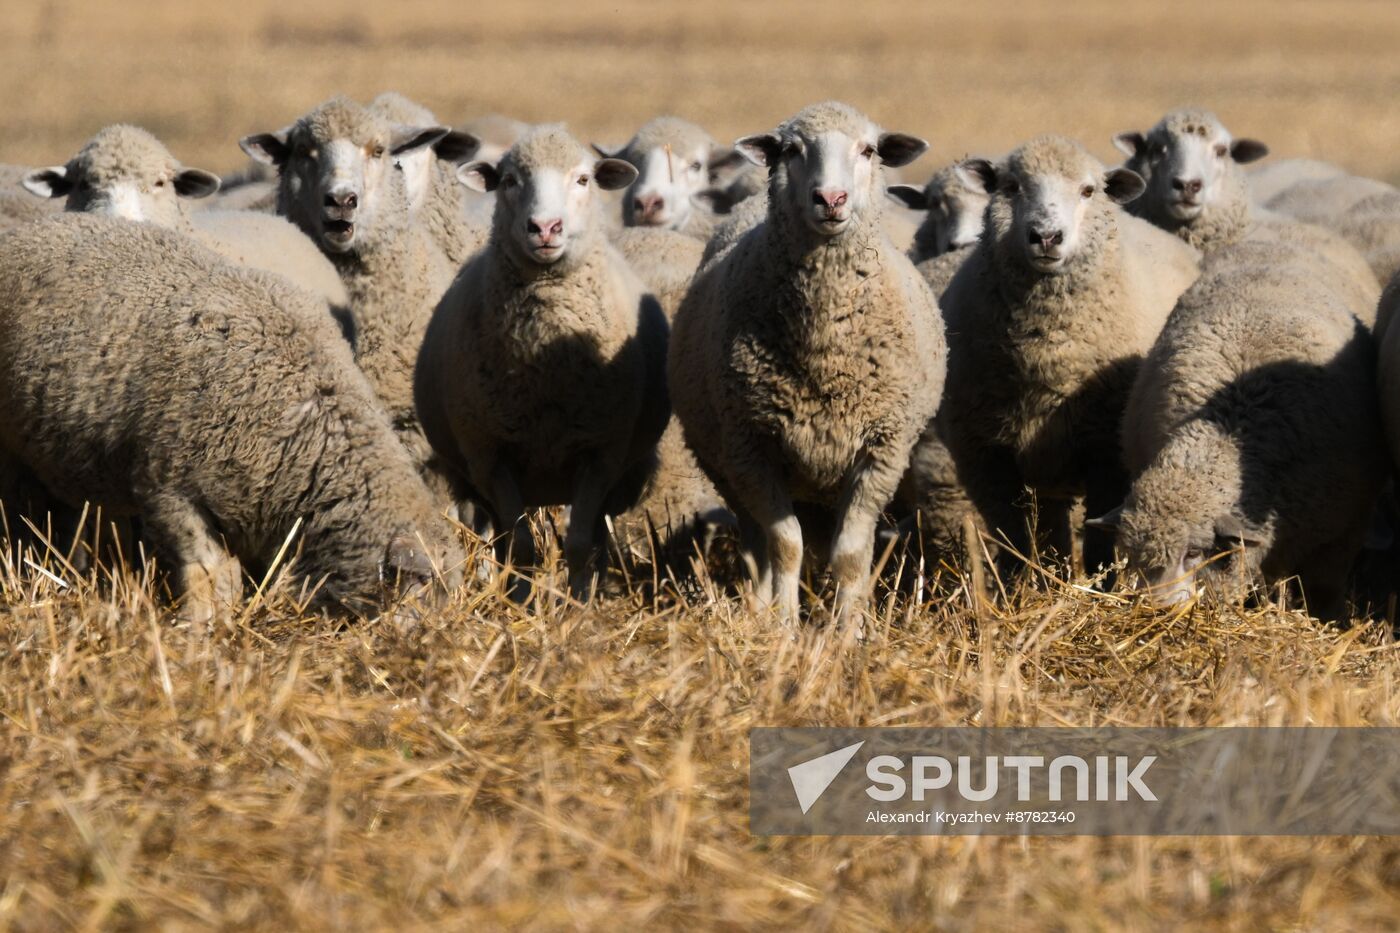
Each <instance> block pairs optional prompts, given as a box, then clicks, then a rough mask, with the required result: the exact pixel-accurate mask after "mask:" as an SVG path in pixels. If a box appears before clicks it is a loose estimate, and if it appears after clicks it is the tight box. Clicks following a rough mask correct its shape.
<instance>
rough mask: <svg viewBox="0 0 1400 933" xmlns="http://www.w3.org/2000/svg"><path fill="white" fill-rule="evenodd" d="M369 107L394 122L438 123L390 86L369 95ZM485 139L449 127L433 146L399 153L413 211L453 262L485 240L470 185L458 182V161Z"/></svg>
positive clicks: (408, 123) (409, 202) (413, 123)
mask: <svg viewBox="0 0 1400 933" xmlns="http://www.w3.org/2000/svg"><path fill="white" fill-rule="evenodd" d="M369 110H370V112H371V113H374V114H375V115H377V116H379V117H382V118H383V119H384V120H386V121H388V122H389V123H391V124H397V125H402V126H436V125H437V123H438V120H437V117H435V116H433V114H432V111H430V110H428V109H427V108H426V107H423V106H421V105H419V104H416V103H414V102H413V101H411V100H409V99H408V98H406V97H404V96H403V95H402V94H398V93H395V92H393V91H386V92H384V93H383V94H380V95H379V96H378V97H376V98H375V99H374V100H372V101H370V104H369ZM480 148H481V142H480V141H479V140H478V139H477V138H476V137H475V136H472V135H471V134H470V133H466V132H463V131H462V130H449V131H448V132H447V133H446V134H445V135H444V136H443V137H442V138H441V139H439V140H438V141H437V142H435V143H433V144H432V145H431V146H422V147H420V148H418V149H415V150H413V151H412V152H411V153H407V154H405V155H403V156H402V157H400V158H399V160H398V166H399V169H400V170H401V171H402V172H403V176H404V189H405V193H406V194H407V196H408V209H409V213H410V214H412V215H413V216H414V217H416V218H417V219H418V220H419V221H420V222H421V223H423V224H425V225H426V226H427V228H428V231H429V232H430V233H431V234H432V236H433V240H434V242H436V243H437V245H438V248H440V249H441V250H442V251H443V253H444V254H445V255H446V256H447V259H448V261H449V262H450V263H452V265H454V266H460V265H461V264H462V263H464V262H466V260H467V258H468V257H470V256H471V254H472V253H475V252H476V251H477V250H478V249H480V248H481V247H482V246H483V245H485V243H486V228H485V227H484V226H479V225H477V224H475V223H473V222H472V220H471V219H470V218H469V217H468V214H467V206H466V204H465V193H466V190H467V189H466V188H464V187H463V186H462V185H459V184H458V183H457V173H456V164H457V163H459V162H463V161H466V160H468V159H470V158H471V157H472V156H473V155H474V154H475V153H476V151H477V150H478V149H480Z"/></svg>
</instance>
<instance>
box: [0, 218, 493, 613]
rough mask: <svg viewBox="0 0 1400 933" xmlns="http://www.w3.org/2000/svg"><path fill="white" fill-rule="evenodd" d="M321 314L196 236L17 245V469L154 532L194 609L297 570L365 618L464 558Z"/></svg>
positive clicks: (11, 263) (5, 409) (147, 234)
mask: <svg viewBox="0 0 1400 933" xmlns="http://www.w3.org/2000/svg"><path fill="white" fill-rule="evenodd" d="M315 311H316V303H315V299H314V298H312V297H311V296H310V295H308V294H306V293H305V292H303V291H301V290H299V289H295V288H292V287H290V286H289V285H287V284H286V282H285V281H284V280H283V279H281V278H279V277H277V276H272V275H268V274H266V273H262V272H257V271H253V270H247V269H241V268H239V267H236V266H233V265H231V264H229V263H228V262H226V261H225V260H224V259H222V258H221V257H219V256H218V255H216V254H215V253H213V252H211V251H209V250H207V249H205V248H203V247H202V246H200V245H199V244H197V243H195V242H194V241H193V240H191V239H190V238H189V237H186V236H183V235H181V234H178V233H176V232H175V231H172V230H167V229H163V228H161V227H158V226H156V225H153V224H134V223H128V222H126V221H120V220H115V219H113V218H110V217H102V216H93V215H89V214H63V215H60V216H56V217H52V218H48V219H45V220H41V221H36V222H35V223H33V224H30V225H28V226H27V227H25V228H24V229H22V230H18V231H15V232H14V233H12V234H10V235H9V236H6V237H5V238H3V239H0V332H3V333H4V335H5V338H4V339H3V340H0V459H7V460H10V461H11V462H12V463H18V464H20V465H21V466H22V467H23V468H25V469H26V470H28V471H31V472H32V474H33V475H34V476H36V477H38V478H39V480H41V481H42V483H43V484H44V486H45V487H46V488H47V489H48V490H49V491H50V492H51V493H52V494H53V495H55V496H57V497H58V498H60V499H61V500H63V501H64V502H66V503H68V504H69V505H72V506H75V507H76V506H81V505H82V504H83V503H84V502H91V503H93V504H94V505H98V506H100V507H101V508H102V510H103V514H104V515H111V516H121V515H136V516H139V517H140V519H141V521H142V527H143V531H144V533H145V534H147V535H149V537H150V539H151V540H152V542H153V543H154V544H155V546H156V549H157V552H158V553H159V555H160V556H161V557H162V558H163V559H165V560H168V561H169V564H168V566H169V567H170V569H172V570H173V571H174V574H175V579H176V583H177V589H178V590H179V591H180V592H182V593H183V594H184V601H185V607H184V608H185V611H186V612H187V613H189V614H190V615H191V616H193V617H196V618H205V617H208V616H209V615H210V614H211V613H212V612H213V611H214V610H215V609H216V608H217V607H218V605H219V604H223V603H228V602H231V601H233V600H236V599H237V597H238V594H239V593H240V592H241V589H242V576H241V571H240V565H242V567H243V568H246V569H247V570H248V571H250V572H251V573H253V574H255V575H260V574H262V573H264V572H266V571H267V570H268V568H269V567H270V565H271V564H272V562H273V560H274V557H275V556H276V555H277V553H278V550H279V549H280V548H281V547H282V546H283V544H284V543H285V542H286V541H288V540H289V539H290V537H291V534H292V532H293V530H294V529H295V528H296V527H297V526H298V524H299V523H300V534H299V537H298V538H297V539H296V543H297V545H298V547H299V549H300V555H299V556H297V557H296V558H295V563H294V564H293V565H292V567H293V569H294V570H295V572H296V573H297V574H298V575H299V577H300V578H301V579H302V580H304V581H305V584H306V586H307V590H308V592H309V590H310V589H311V588H313V587H319V596H320V598H321V599H322V600H324V601H326V602H329V603H333V604H336V605H339V606H341V607H344V608H347V609H350V610H352V611H357V612H359V611H364V610H366V609H371V608H373V607H374V606H375V605H376V604H377V603H379V601H380V599H381V596H382V595H383V589H382V587H383V585H384V583H385V582H386V580H391V579H392V578H393V577H394V576H395V575H402V576H404V577H405V578H406V582H411V583H413V584H414V585H415V586H419V585H426V584H428V583H430V582H433V581H437V580H442V581H444V582H447V583H448V584H449V585H451V584H455V582H456V581H457V580H460V577H461V564H462V563H463V561H464V559H465V558H464V555H463V553H462V549H461V547H460V545H459V544H458V543H457V542H456V541H455V539H454V538H453V537H452V536H451V535H450V534H449V531H448V529H447V527H446V524H445V523H444V522H443V521H442V520H441V519H440V518H438V516H437V515H436V514H435V513H434V508H433V503H432V500H431V498H430V497H429V495H428V491H427V490H426V489H425V488H424V486H423V484H422V482H421V481H420V480H419V479H418V477H417V476H416V475H415V473H414V470H413V467H412V465H411V463H410V462H409V459H408V457H407V455H406V454H405V453H404V451H403V449H402V448H401V447H400V445H399V444H398V443H397V442H396V441H395V439H394V435H393V433H392V432H391V431H390V428H389V424H388V422H387V421H385V420H384V417H383V415H382V413H381V412H380V410H379V408H378V407H377V406H376V405H375V404H374V399H373V396H372V394H371V392H370V389H369V386H368V385H366V384H365V381H364V378H363V376H361V375H360V373H359V372H358V370H357V369H356V367H355V365H354V363H353V361H352V360H351V357H350V350H349V348H348V347H347V346H346V345H345V344H344V342H343V341H340V340H338V339H335V338H334V337H333V336H329V337H328V331H330V330H331V329H332V328H333V325H332V324H331V322H330V321H329V320H328V319H326V318H325V317H324V316H318V315H316V314H315V313H314V312H315Z"/></svg>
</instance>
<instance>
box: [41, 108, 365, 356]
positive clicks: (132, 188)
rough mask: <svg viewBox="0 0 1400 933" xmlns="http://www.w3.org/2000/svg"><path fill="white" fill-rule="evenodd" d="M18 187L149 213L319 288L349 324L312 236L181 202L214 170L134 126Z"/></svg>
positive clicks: (109, 133)
mask: <svg viewBox="0 0 1400 933" xmlns="http://www.w3.org/2000/svg"><path fill="white" fill-rule="evenodd" d="M24 187H25V188H26V189H27V190H28V191H29V192H30V193H31V194H33V195H36V196H38V197H41V198H45V199H49V200H54V201H57V200H58V199H60V198H61V199H63V203H64V206H65V209H66V210H69V211H83V212H87V213H98V214H106V215H108V216H111V217H120V218H124V219H126V220H133V221H143V220H144V221H149V222H151V223H154V224H158V225H160V226H163V227H167V228H170V229H173V230H177V231H179V232H180V233H183V234H185V235H188V236H191V237H193V238H194V239H196V240H198V241H200V242H201V243H203V244H204V245H205V246H207V247H209V248H210V249H212V250H214V251H215V252H216V253H219V254H221V255H222V256H224V257H225V258H226V259H229V260H231V261H233V262H235V263H238V264H241V265H245V266H248V267H250V268H254V269H262V270H264V271H267V272H273V273H276V274H278V275H281V276H283V277H284V278H286V279H287V280H288V281H290V282H292V283H293V284H295V285H297V286H300V287H302V288H305V289H307V290H308V291H310V292H312V293H313V294H315V295H318V296H320V297H321V298H322V299H324V300H325V302H326V303H327V304H328V305H329V306H330V309H331V313H332V314H334V315H335V316H336V317H337V318H338V319H339V320H341V321H342V322H343V323H344V326H345V327H346V328H347V329H348V327H349V324H348V320H349V297H348V296H347V295H346V292H345V287H344V286H343V285H342V284H341V283H340V278H339V276H338V275H337V274H336V271H335V269H334V268H333V267H332V266H331V264H330V263H329V262H327V261H326V259H325V257H323V256H322V255H321V254H320V252H319V251H318V250H317V249H316V247H315V244H313V243H311V241H310V240H308V239H307V238H306V237H305V236H303V235H302V233H301V231H299V230H297V229H296V228H295V227H293V226H292V225H291V224H289V223H287V222H286V221H285V220H282V219H281V218H278V217H273V216H271V215H268V214H261V213H255V212H247V211H199V212H191V211H189V210H187V209H186V206H185V205H186V201H188V200H191V199H199V198H207V197H209V196H210V195H212V194H214V193H215V192H216V191H218V189H219V178H218V176H216V175H214V174H212V173H210V172H206V171H203V170H202V169H197V168H186V167H185V166H183V165H181V164H180V163H179V161H178V160H176V158H175V157H174V156H173V155H171V153H170V150H169V149H167V148H166V147H165V145H164V144H162V143H161V142H160V140H158V139H156V138H155V137H154V136H152V135H151V134H150V133H148V132H147V131H146V130H143V129H141V128H140V127H136V126H128V125H125V124H116V125H114V126H109V127H106V128H104V129H102V130H100V131H98V133H97V135H95V136H94V137H93V138H92V139H91V140H89V141H88V142H87V143H86V144H85V145H84V146H83V147H82V148H81V149H80V150H78V153H77V154H76V155H74V156H73V157H72V158H71V159H69V160H68V162H67V163H66V164H64V165H54V166H50V167H49V168H44V169H35V170H33V171H31V172H29V173H28V174H27V175H26V176H25V178H24ZM321 313H322V314H324V312H321Z"/></svg>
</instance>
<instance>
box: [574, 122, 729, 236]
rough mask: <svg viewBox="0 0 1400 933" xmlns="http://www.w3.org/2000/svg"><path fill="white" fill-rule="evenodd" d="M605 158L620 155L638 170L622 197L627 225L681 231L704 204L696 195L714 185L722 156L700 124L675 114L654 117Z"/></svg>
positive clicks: (624, 220)
mask: <svg viewBox="0 0 1400 933" xmlns="http://www.w3.org/2000/svg"><path fill="white" fill-rule="evenodd" d="M593 148H594V149H596V150H597V151H598V153H599V154H600V155H602V156H605V157H614V158H619V159H622V160H623V161H625V162H628V163H630V164H631V165H632V167H633V168H635V169H636V170H637V180H636V181H635V182H633V183H632V186H631V187H630V188H628V189H627V192H626V193H625V194H624V196H623V199H622V222H623V223H624V224H626V225H627V226H629V227H666V228H668V229H671V230H678V229H680V228H681V227H683V226H684V225H685V223H686V221H688V220H689V219H690V216H691V212H692V211H694V210H698V209H701V208H700V207H699V206H697V198H698V196H699V195H700V193H701V192H702V191H705V190H706V189H707V188H708V187H709V185H710V184H711V173H712V171H713V170H714V169H715V168H716V167H717V166H718V164H719V163H720V162H721V161H723V160H724V158H725V155H726V154H729V155H732V154H733V153H732V152H729V153H726V152H723V151H717V150H716V148H715V143H714V140H713V139H711V138H710V136H709V134H707V133H706V132H705V131H703V130H701V129H700V128H699V127H698V126H695V125H694V124H692V123H688V122H686V121H684V120H677V119H675V118H673V117H662V118H659V119H657V120H653V121H652V122H651V123H648V124H647V125H646V126H644V127H642V129H641V130H640V131H639V132H638V133H637V135H636V136H635V137H633V138H632V140H631V142H629V143H628V144H627V145H626V146H624V147H623V148H622V149H620V150H618V151H617V152H608V151H606V150H604V149H603V148H602V147H600V146H596V145H595V146H594V147H593Z"/></svg>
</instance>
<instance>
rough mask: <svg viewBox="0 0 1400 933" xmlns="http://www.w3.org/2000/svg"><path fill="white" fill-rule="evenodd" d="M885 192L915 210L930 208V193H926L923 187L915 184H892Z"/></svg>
mask: <svg viewBox="0 0 1400 933" xmlns="http://www.w3.org/2000/svg"><path fill="white" fill-rule="evenodd" d="M885 194H888V195H889V196H890V197H891V198H893V199H894V200H896V201H898V202H899V203H901V204H903V205H904V206H905V207H908V208H911V209H913V210H916V211H926V210H928V195H927V194H925V193H924V189H923V188H918V187H915V186H914V185H890V186H889V187H888V188H886V189H885Z"/></svg>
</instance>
